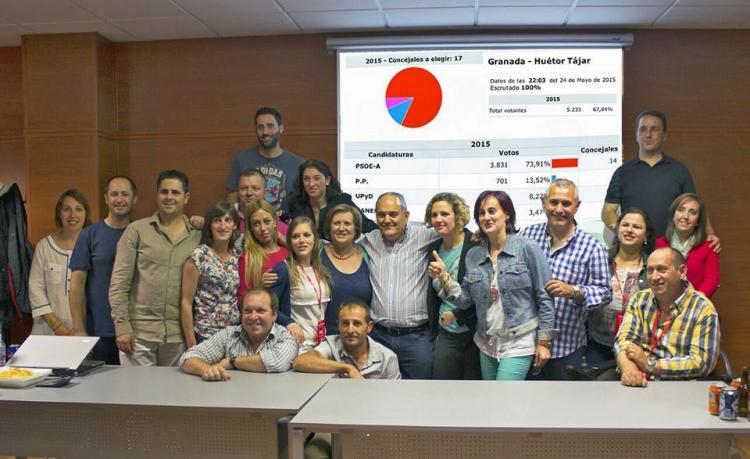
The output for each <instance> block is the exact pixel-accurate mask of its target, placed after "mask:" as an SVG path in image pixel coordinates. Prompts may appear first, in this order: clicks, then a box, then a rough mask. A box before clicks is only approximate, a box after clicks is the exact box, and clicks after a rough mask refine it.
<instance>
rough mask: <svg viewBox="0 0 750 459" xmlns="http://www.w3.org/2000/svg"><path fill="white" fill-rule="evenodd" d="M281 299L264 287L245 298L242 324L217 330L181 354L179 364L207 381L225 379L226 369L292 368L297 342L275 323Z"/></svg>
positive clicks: (261, 370) (275, 370)
mask: <svg viewBox="0 0 750 459" xmlns="http://www.w3.org/2000/svg"><path fill="white" fill-rule="evenodd" d="M278 312H279V299H278V298H277V297H276V294H275V293H273V292H271V291H270V290H268V289H266V288H264V287H255V288H252V289H250V290H248V291H247V292H245V295H244V296H243V297H242V325H234V326H229V327H227V328H225V329H224V330H222V331H220V332H218V333H216V334H215V335H214V336H212V337H211V338H209V339H207V340H206V341H204V342H202V343H201V344H199V345H197V346H194V347H192V348H191V349H189V350H188V351H187V352H185V353H184V354H182V357H181V358H180V363H179V367H180V368H182V371H184V372H185V373H189V374H193V375H198V376H200V377H201V378H203V379H204V380H206V381H226V380H227V379H229V372H228V371H227V370H231V369H236V370H245V371H254V372H257V373H281V372H284V371H288V370H290V369H291V368H292V361H293V360H294V357H296V356H297V352H298V348H297V341H296V340H295V339H294V338H293V337H292V335H291V334H290V333H289V332H288V331H287V330H286V328H284V327H282V326H280V325H278V324H276V316H277V314H278Z"/></svg>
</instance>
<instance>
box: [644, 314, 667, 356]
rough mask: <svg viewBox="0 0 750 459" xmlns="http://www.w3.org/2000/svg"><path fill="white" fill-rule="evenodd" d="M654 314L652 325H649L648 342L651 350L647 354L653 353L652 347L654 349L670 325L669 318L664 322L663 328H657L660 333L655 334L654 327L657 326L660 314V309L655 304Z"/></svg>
mask: <svg viewBox="0 0 750 459" xmlns="http://www.w3.org/2000/svg"><path fill="white" fill-rule="evenodd" d="M655 315H656V317H654V326H653V327H651V343H650V347H651V350H650V351H649V354H653V353H654V349H656V346H658V345H659V343H660V342H661V339H662V338H663V337H664V335H666V334H667V333H668V332H669V328H670V327H671V326H672V320H671V319H670V320H668V321H667V322H666V323H665V324H664V328H662V329H661V330H659V332H660V333H659V334H658V335H657V334H656V328H657V327H658V326H659V316H660V315H661V310H660V309H659V306H658V305H657V306H656V313H655Z"/></svg>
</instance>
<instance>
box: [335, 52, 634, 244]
mask: <svg viewBox="0 0 750 459" xmlns="http://www.w3.org/2000/svg"><path fill="white" fill-rule="evenodd" d="M338 59H339V62H338V66H339V177H340V179H341V184H342V187H343V189H344V190H346V191H347V192H348V193H351V194H352V197H353V198H354V202H355V203H356V204H357V205H359V206H360V207H361V208H362V209H363V211H364V212H365V213H366V214H367V215H368V216H371V217H373V216H374V207H375V200H376V199H377V197H378V195H379V194H381V193H383V192H386V191H399V192H401V193H403V194H404V196H405V197H406V200H407V205H408V208H409V210H410V212H411V219H412V220H413V221H421V220H422V219H423V216H424V209H425V206H426V204H427V203H428V202H429V200H430V198H431V197H432V196H433V195H434V194H435V193H437V192H439V191H451V192H455V193H457V194H459V195H461V196H463V197H464V199H466V201H467V203H468V204H469V206H473V204H474V201H475V199H476V197H477V196H478V195H479V193H480V192H482V191H483V190H487V189H500V190H504V191H506V192H507V193H508V194H510V196H511V198H512V199H513V203H514V205H515V208H516V214H517V222H518V225H519V227H521V228H523V227H525V226H527V225H529V224H531V223H536V222H541V221H544V220H545V215H544V212H543V210H542V206H541V201H540V200H541V197H542V196H543V194H544V191H545V190H546V188H547V186H548V185H549V183H550V182H551V181H552V180H554V179H556V178H567V179H570V180H573V181H574V182H575V183H576V184H578V186H579V189H580V198H581V202H582V203H581V207H580V209H579V211H578V214H577V217H576V220H577V222H578V224H579V226H580V227H582V228H584V229H586V230H588V231H591V232H593V233H595V234H597V235H601V233H602V230H603V225H602V223H601V222H600V218H599V215H600V211H601V206H602V203H603V202H604V197H605V195H606V190H607V185H608V183H609V180H610V178H611V176H612V174H613V172H614V170H615V169H616V168H617V167H618V166H619V165H620V163H621V161H622V134H621V130H622V129H621V126H622V124H621V121H622V114H621V105H622V86H623V85H622V50H621V49H595V48H589V49H587V48H582V49H578V48H576V49H493V50H446V51H439V50H429V51H426V50H424V51H383V52H340V53H339V55H338Z"/></svg>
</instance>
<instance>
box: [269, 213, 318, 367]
mask: <svg viewBox="0 0 750 459" xmlns="http://www.w3.org/2000/svg"><path fill="white" fill-rule="evenodd" d="M286 242H287V247H288V248H289V256H288V257H287V259H286V261H282V262H281V263H279V264H277V265H276V267H274V268H273V270H271V271H272V272H273V273H275V274H276V275H277V276H278V281H277V282H276V283H275V284H274V285H273V286H272V287H271V290H272V291H273V292H274V293H276V295H277V296H278V297H279V314H278V317H277V318H276V321H277V322H278V323H279V324H281V325H284V326H285V327H287V329H288V330H289V332H290V333H291V334H292V336H294V337H295V339H296V340H297V342H298V343H299V344H300V353H301V352H305V351H307V350H310V349H312V348H314V347H315V346H316V345H317V344H319V343H320V342H321V341H322V340H323V339H324V338H325V336H326V334H327V333H326V327H325V311H326V307H327V306H328V302H329V301H330V300H331V273H330V271H328V269H327V268H326V267H325V266H323V264H322V263H321V261H320V238H319V237H318V233H317V231H315V224H314V223H313V221H312V220H311V219H310V218H308V217H297V218H295V219H294V220H292V223H291V224H289V231H287V233H286Z"/></svg>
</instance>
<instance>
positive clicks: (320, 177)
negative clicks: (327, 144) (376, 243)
mask: <svg viewBox="0 0 750 459" xmlns="http://www.w3.org/2000/svg"><path fill="white" fill-rule="evenodd" d="M337 204H347V205H350V206H352V207H354V208H355V209H357V212H359V213H360V217H361V219H362V231H363V232H365V233H367V232H369V231H372V230H374V229H377V227H378V226H377V225H376V224H375V222H373V221H372V220H370V219H368V218H367V217H365V215H364V214H363V213H362V211H361V210H360V209H359V207H357V206H356V205H355V204H354V202H353V201H352V197H351V195H349V194H347V193H344V192H343V191H341V185H340V184H339V181H338V180H337V179H336V177H334V176H333V175H332V174H331V168H330V167H328V164H326V163H324V162H323V161H321V160H319V159H308V160H307V161H305V162H303V163H302V164H301V165H300V166H299V177H298V178H297V182H296V183H295V185H294V192H293V193H292V196H291V198H290V199H289V213H290V214H291V215H292V217H302V216H304V217H308V218H309V219H311V220H312V221H313V222H314V225H315V230H316V231H317V232H318V234H319V235H321V236H322V235H324V234H325V228H324V226H325V221H326V215H327V213H328V210H329V209H331V208H332V207H333V206H335V205H337Z"/></svg>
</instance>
